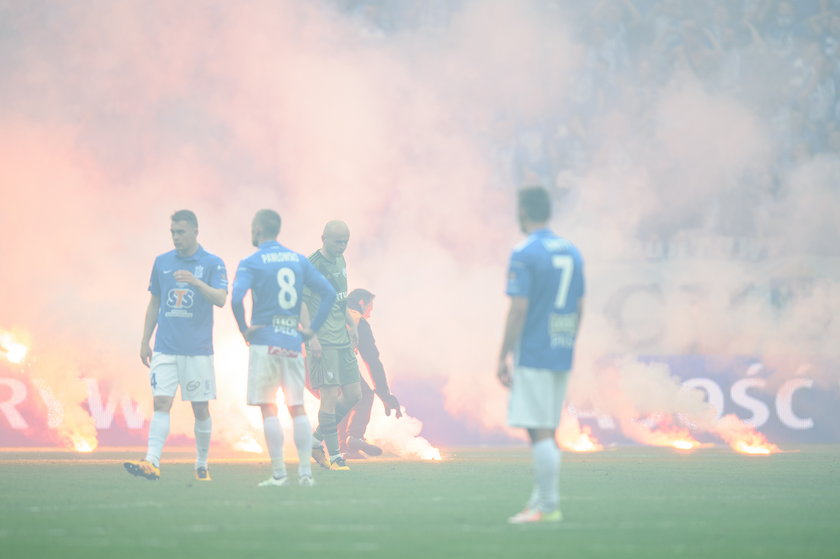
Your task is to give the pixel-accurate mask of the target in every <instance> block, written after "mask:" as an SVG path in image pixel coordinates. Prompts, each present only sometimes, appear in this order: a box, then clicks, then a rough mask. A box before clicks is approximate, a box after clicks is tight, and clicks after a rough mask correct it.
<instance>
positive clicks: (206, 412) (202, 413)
mask: <svg viewBox="0 0 840 559" xmlns="http://www.w3.org/2000/svg"><path fill="white" fill-rule="evenodd" d="M192 409H193V415H195V418H196V419H199V420H205V419H208V418H209V417H210V404H209V402H192Z"/></svg>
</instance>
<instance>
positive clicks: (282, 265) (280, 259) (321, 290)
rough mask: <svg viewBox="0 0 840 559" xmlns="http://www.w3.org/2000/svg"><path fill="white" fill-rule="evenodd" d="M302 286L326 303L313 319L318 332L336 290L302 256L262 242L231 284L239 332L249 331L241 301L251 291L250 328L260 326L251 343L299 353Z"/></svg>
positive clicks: (246, 260)
mask: <svg viewBox="0 0 840 559" xmlns="http://www.w3.org/2000/svg"><path fill="white" fill-rule="evenodd" d="M304 287H307V288H309V289H311V290H312V291H314V292H315V293H317V294H319V295H320V296H321V297H322V298H323V300H324V301H327V302H328V303H329V304H327V305H323V306H322V307H321V308H319V309H318V312H317V314H316V315H315V316H314V317H312V324H311V328H312V330H314V331H316V332H317V331H318V328H320V327H321V325H322V324H323V323H324V320H325V319H326V318H327V313H328V312H329V310H330V307H332V305H333V303H334V302H335V289H333V287H332V286H331V285H330V284H329V282H328V281H327V280H326V278H324V276H322V275H321V273H320V272H319V271H318V270H316V269H315V266H313V265H312V263H311V262H309V260H307V258H306V257H305V256H303V255H301V254H298V253H297V252H294V251H293V250H290V249H288V248H286V247H284V246H283V245H281V244H280V243H278V242H277V241H266V242H264V243H262V244H261V245H260V247H259V250H257V252H255V253H254V254H252V255H251V256H249V257H248V258H246V259H245V260H243V261H242V262H240V263H239V268H237V270H236V279H235V280H234V281H233V295H232V296H231V307H233V315H234V317H236V323H237V324H238V325H239V330H240V331H241V332H244V331H245V330H246V329H247V328H248V324H247V322H246V321H245V306H244V305H243V303H242V300H243V298H244V297H245V294H246V293H247V292H248V290H249V289H250V290H251V299H252V301H253V309H252V312H251V325H253V326H262V327H263V328H260V329H259V330H257V331H256V332H254V334H253V335H252V336H251V338H250V342H251V343H252V344H256V345H270V346H275V347H282V348H285V349H289V350H292V351H300V346H301V343H302V341H303V340H302V338H301V335H300V332H299V331H298V323H299V322H300V306H301V303H302V302H303V288H304Z"/></svg>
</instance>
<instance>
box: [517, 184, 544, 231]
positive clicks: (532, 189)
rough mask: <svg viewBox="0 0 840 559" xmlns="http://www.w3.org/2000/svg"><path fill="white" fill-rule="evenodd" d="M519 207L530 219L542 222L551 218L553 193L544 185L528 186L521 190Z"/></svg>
mask: <svg viewBox="0 0 840 559" xmlns="http://www.w3.org/2000/svg"><path fill="white" fill-rule="evenodd" d="M519 208H520V209H521V210H522V211H523V212H524V213H525V217H526V218H527V219H528V220H529V221H535V222H537V223H541V222H543V221H548V220H549V219H550V218H551V195H550V194H549V193H548V189H547V188H545V187H544V186H526V187H525V188H522V189H521V190H520V191H519Z"/></svg>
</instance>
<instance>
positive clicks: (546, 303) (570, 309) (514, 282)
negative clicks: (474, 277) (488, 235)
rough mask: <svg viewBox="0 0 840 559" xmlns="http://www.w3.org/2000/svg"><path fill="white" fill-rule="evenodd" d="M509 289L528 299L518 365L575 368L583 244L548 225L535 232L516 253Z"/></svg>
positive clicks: (511, 258) (512, 260) (509, 293)
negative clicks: (551, 229) (571, 241)
mask: <svg viewBox="0 0 840 559" xmlns="http://www.w3.org/2000/svg"><path fill="white" fill-rule="evenodd" d="M506 293H507V294H508V295H509V296H511V297H525V298H526V299H528V313H527V315H526V317H525V326H524V328H523V330H522V337H521V338H520V342H519V348H518V350H517V357H516V364H517V365H520V366H523V367H534V368H538V369H550V370H553V371H568V370H570V369H571V367H572V359H573V357H574V346H575V339H576V338H577V332H578V323H579V321H580V303H581V299H583V295H584V280H583V258H582V257H581V254H580V251H578V249H577V247H575V246H574V245H573V244H572V243H570V242H569V241H568V240H566V239H563V238H561V237H558V236H557V235H555V234H554V233H552V232H551V231H550V230H548V229H540V230H538V231H534V232H533V233H532V234H531V235H529V236H528V238H527V239H525V240H524V241H523V242H522V243H520V244H519V245H517V246H516V248H514V250H513V253H512V254H511V256H510V265H509V266H508V278H507V290H506Z"/></svg>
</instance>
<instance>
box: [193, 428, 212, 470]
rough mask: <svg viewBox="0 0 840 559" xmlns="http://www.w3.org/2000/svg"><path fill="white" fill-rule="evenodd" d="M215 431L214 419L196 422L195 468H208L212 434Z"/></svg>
mask: <svg viewBox="0 0 840 559" xmlns="http://www.w3.org/2000/svg"><path fill="white" fill-rule="evenodd" d="M212 431H213V418H212V417H208V418H207V419H196V420H195V467H196V468H206V467H207V454H208V453H209V452H210V433H211V432H212Z"/></svg>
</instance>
